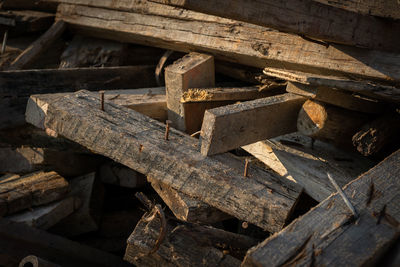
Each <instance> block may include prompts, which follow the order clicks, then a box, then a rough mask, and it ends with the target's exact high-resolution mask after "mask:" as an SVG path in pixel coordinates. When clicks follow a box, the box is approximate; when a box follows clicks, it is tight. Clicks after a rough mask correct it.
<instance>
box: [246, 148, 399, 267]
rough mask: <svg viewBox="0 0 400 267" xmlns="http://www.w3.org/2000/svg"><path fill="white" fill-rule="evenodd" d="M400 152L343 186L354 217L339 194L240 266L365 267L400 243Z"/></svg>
mask: <svg viewBox="0 0 400 267" xmlns="http://www.w3.org/2000/svg"><path fill="white" fill-rule="evenodd" d="M399 162H400V151H397V152H395V153H394V154H392V155H391V156H389V157H388V158H386V159H385V160H384V161H383V162H381V163H379V164H378V165H377V166H375V167H374V168H373V169H371V170H369V171H368V172H366V173H365V174H363V175H362V176H360V177H359V178H357V179H356V180H354V181H353V182H351V183H349V184H347V185H346V186H345V187H344V192H345V194H346V196H347V197H348V199H349V200H350V202H351V204H352V205H353V206H354V207H355V209H356V212H357V213H358V217H354V216H353V215H352V213H351V211H350V210H349V208H348V207H347V206H346V205H345V203H344V201H343V199H342V198H341V196H340V195H339V194H334V195H332V196H330V197H329V198H327V199H326V200H325V201H323V202H322V203H320V204H319V205H318V206H317V207H316V208H314V209H312V210H311V211H310V212H308V213H307V214H305V215H304V216H302V217H300V218H299V219H297V220H295V221H294V222H292V223H291V224H290V225H289V226H287V227H286V228H285V229H284V230H283V231H281V232H280V233H278V234H276V235H273V236H271V237H270V238H268V239H266V240H265V241H264V242H262V243H261V244H259V245H258V246H256V247H254V248H252V249H250V250H249V251H248V253H247V256H246V258H245V260H244V264H243V266H282V265H286V266H291V265H301V266H306V265H310V264H313V265H314V266H329V265H332V264H334V265H337V266H346V265H349V266H350V265H351V266H365V265H366V264H368V265H374V261H376V260H377V258H378V257H379V256H380V255H382V253H384V252H385V251H386V250H387V249H388V248H389V246H390V245H391V244H392V243H393V242H394V241H396V240H397V239H398V234H399V221H400V213H399V208H398V203H399V199H400V180H399V179H398V177H399V175H400V167H399Z"/></svg>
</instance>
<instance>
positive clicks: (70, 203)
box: [6, 197, 81, 230]
mask: <svg viewBox="0 0 400 267" xmlns="http://www.w3.org/2000/svg"><path fill="white" fill-rule="evenodd" d="M80 202H81V201H80V200H79V198H74V197H68V198H65V199H63V200H60V201H57V202H54V203H51V204H48V205H45V206H40V207H38V208H34V209H32V210H30V211H25V212H20V213H17V214H13V215H11V216H8V217H6V218H7V219H8V220H10V221H12V222H19V223H25V224H26V225H29V226H31V227H34V228H38V229H43V230H47V229H49V228H50V227H52V226H53V225H55V224H57V223H58V222H59V221H61V220H62V219H63V218H65V217H67V216H69V215H70V214H71V213H73V212H74V211H75V210H77V209H78V208H79V207H80V205H81V203H80Z"/></svg>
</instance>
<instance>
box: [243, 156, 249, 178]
mask: <svg viewBox="0 0 400 267" xmlns="http://www.w3.org/2000/svg"><path fill="white" fill-rule="evenodd" d="M248 172H249V159H246V163H245V164H244V173H243V176H244V177H248V174H249V173H248Z"/></svg>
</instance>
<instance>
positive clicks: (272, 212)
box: [26, 91, 301, 232]
mask: <svg viewBox="0 0 400 267" xmlns="http://www.w3.org/2000/svg"><path fill="white" fill-rule="evenodd" d="M98 104H99V101H98V98H97V97H95V96H92V95H91V94H90V93H89V92H85V91H81V92H78V93H73V94H70V95H67V96H65V97H61V98H58V99H57V100H54V99H53V100H50V101H48V99H46V96H33V97H31V99H30V100H29V102H28V106H27V113H26V114H27V121H28V122H29V123H32V124H34V125H35V126H37V127H40V128H50V129H52V130H54V131H55V132H57V133H59V134H60V135H61V136H64V137H66V138H68V139H70V140H74V141H76V142H78V143H79V144H81V145H83V146H85V147H87V148H88V149H90V150H91V151H93V152H94V153H97V154H101V155H104V156H107V157H110V158H112V159H113V160H114V161H116V162H119V163H121V164H123V165H125V166H127V167H129V168H132V169H134V170H136V171H138V172H140V173H143V174H145V175H147V176H151V177H154V178H155V179H158V180H160V181H162V182H164V183H165V184H167V185H168V186H171V187H172V188H174V189H176V190H179V191H181V192H182V193H184V194H187V195H189V196H191V197H197V198H198V199H200V200H202V201H204V202H205V203H207V204H209V205H210V206H212V207H215V208H217V209H220V210H222V211H224V212H225V213H228V214H230V215H232V216H235V217H237V218H240V219H242V220H246V221H248V222H250V223H253V224H255V225H257V226H259V227H261V228H264V229H265V230H269V231H271V232H274V231H277V230H280V229H281V228H282V227H283V225H284V224H285V221H286V219H287V218H288V216H289V214H290V213H291V210H292V208H293V206H294V205H295V204H296V201H297V198H298V196H299V194H300V193H301V190H300V189H299V188H298V187H297V186H296V185H295V184H292V183H290V182H286V181H281V179H280V178H279V177H277V176H276V175H275V174H273V173H270V172H267V171H263V170H261V169H260V168H257V167H250V168H249V177H251V179H248V178H245V177H243V166H244V162H243V161H242V160H239V159H237V158H235V157H234V156H233V155H230V154H224V155H219V156H214V157H204V156H202V155H201V154H200V153H199V152H198V149H199V148H198V140H197V139H195V138H191V137H189V136H187V135H185V134H183V133H182V132H179V131H176V130H175V129H173V128H171V129H170V131H169V140H165V128H166V127H165V125H164V124H162V123H159V122H157V121H155V120H153V119H150V118H148V117H146V116H144V115H142V114H140V113H137V112H135V111H133V110H129V109H127V108H125V107H121V106H118V105H114V104H112V103H108V102H106V103H105V111H104V112H103V111H101V110H100V109H99V108H98ZM268 188H270V189H273V192H269V191H268V190H267V189H268ZM244 189H245V190H244ZM250 203H251V204H250ZM249 205H250V206H251V208H250V206H249Z"/></svg>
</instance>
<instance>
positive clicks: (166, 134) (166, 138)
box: [164, 120, 172, 141]
mask: <svg viewBox="0 0 400 267" xmlns="http://www.w3.org/2000/svg"><path fill="white" fill-rule="evenodd" d="M171 123H172V121H170V120H167V121H166V122H165V124H166V125H165V137H164V138H165V140H167V141H168V138H169V125H170V124H171Z"/></svg>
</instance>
